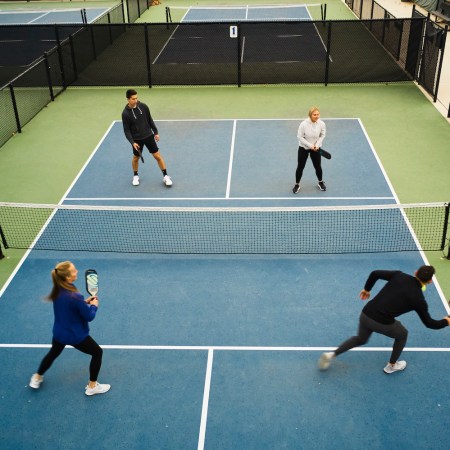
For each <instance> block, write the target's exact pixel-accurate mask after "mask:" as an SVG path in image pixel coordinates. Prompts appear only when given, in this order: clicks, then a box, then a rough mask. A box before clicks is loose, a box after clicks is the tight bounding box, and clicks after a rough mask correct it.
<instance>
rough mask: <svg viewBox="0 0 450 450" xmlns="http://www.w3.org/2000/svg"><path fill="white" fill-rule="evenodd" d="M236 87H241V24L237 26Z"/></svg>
mask: <svg viewBox="0 0 450 450" xmlns="http://www.w3.org/2000/svg"><path fill="white" fill-rule="evenodd" d="M236 42H237V85H238V87H241V83H242V67H241V23H240V22H238V24H237V39H236Z"/></svg>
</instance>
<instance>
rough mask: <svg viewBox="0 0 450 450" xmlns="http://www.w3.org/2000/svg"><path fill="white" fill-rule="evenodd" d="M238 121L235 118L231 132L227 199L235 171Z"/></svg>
mask: <svg viewBox="0 0 450 450" xmlns="http://www.w3.org/2000/svg"><path fill="white" fill-rule="evenodd" d="M236 123H237V120H234V121H233V132H232V134H231V146H230V161H229V163H228V176H227V189H226V192H225V198H227V199H228V198H229V197H230V189H231V175H232V172H233V159H234V144H235V142H236Z"/></svg>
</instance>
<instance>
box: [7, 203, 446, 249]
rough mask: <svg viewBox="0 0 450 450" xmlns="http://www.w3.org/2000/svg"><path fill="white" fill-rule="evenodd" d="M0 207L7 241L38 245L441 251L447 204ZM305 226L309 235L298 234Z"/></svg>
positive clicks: (14, 245)
mask: <svg viewBox="0 0 450 450" xmlns="http://www.w3.org/2000/svg"><path fill="white" fill-rule="evenodd" d="M0 206H1V207H0V224H1V227H2V229H3V233H4V235H5V238H6V242H7V245H8V246H9V247H10V248H34V249H36V250H66V251H95V252H120V253H122V252H123V253H192V254H203V253H221V254H222V253H225V254H226V253H243V254H246V253H250V254H258V253H269V254H270V253H274V254H310V253H311V254H333V253H336V254H339V253H375V252H399V251H417V250H420V249H422V250H443V248H444V246H445V242H446V233H447V223H448V204H443V203H441V204H437V203H436V204H415V205H382V206H367V207H353V208H352V207H341V208H337V207H333V208H331V207H328V208H318V207H316V208H284V209H283V208H125V207H124V208H120V207H77V206H57V205H23V204H11V203H2V204H0ZM301 229H307V230H308V233H299V232H298V230H301ZM130 236H139V238H138V239H130Z"/></svg>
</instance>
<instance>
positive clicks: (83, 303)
mask: <svg viewBox="0 0 450 450" xmlns="http://www.w3.org/2000/svg"><path fill="white" fill-rule="evenodd" d="M51 274H52V280H53V289H52V291H51V293H50V295H49V296H48V299H49V300H50V301H52V302H53V311H54V314H55V322H54V325H53V339H52V347H51V349H50V351H49V352H48V353H47V355H46V356H45V357H44V359H43V360H42V361H41V364H40V366H39V369H38V371H37V373H35V374H34V375H33V376H32V377H31V380H30V387H32V388H34V389H38V388H39V387H40V385H41V383H42V382H43V381H44V373H45V372H46V371H47V370H48V369H49V368H50V367H51V365H52V364H53V362H54V361H55V359H56V358H57V357H58V356H59V355H60V354H61V353H62V351H63V350H64V348H65V346H66V345H71V346H73V347H74V348H76V349H77V350H80V351H81V352H83V353H86V354H88V355H91V357H92V358H91V363H90V366H89V374H90V377H89V383H88V385H87V386H86V395H95V394H104V393H105V392H108V391H109V389H110V388H111V386H110V385H109V384H100V383H98V382H97V377H98V374H99V372H100V367H101V365H102V356H103V350H102V349H101V347H100V346H99V345H98V344H97V342H95V341H94V339H92V337H91V336H89V325H88V323H89V322H91V321H92V320H94V318H95V315H96V313H97V309H98V298H97V297H89V298H87V299H86V300H85V299H84V297H83V295H82V294H80V292H79V291H78V289H77V288H76V287H75V286H74V284H73V283H74V281H75V280H76V279H77V274H78V270H77V269H76V268H75V266H74V265H73V264H72V263H71V262H70V261H64V262H61V263H59V264H57V265H56V267H55V268H54V269H53V270H52V272H51Z"/></svg>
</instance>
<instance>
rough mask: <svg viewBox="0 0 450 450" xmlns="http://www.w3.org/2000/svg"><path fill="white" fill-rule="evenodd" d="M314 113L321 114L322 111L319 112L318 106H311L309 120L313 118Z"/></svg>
mask: <svg viewBox="0 0 450 450" xmlns="http://www.w3.org/2000/svg"><path fill="white" fill-rule="evenodd" d="M314 111H319V113H320V110H319V108H318V107H317V106H311V108H309V111H308V116H309V118H311V116H312V113H313V112H314Z"/></svg>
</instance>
